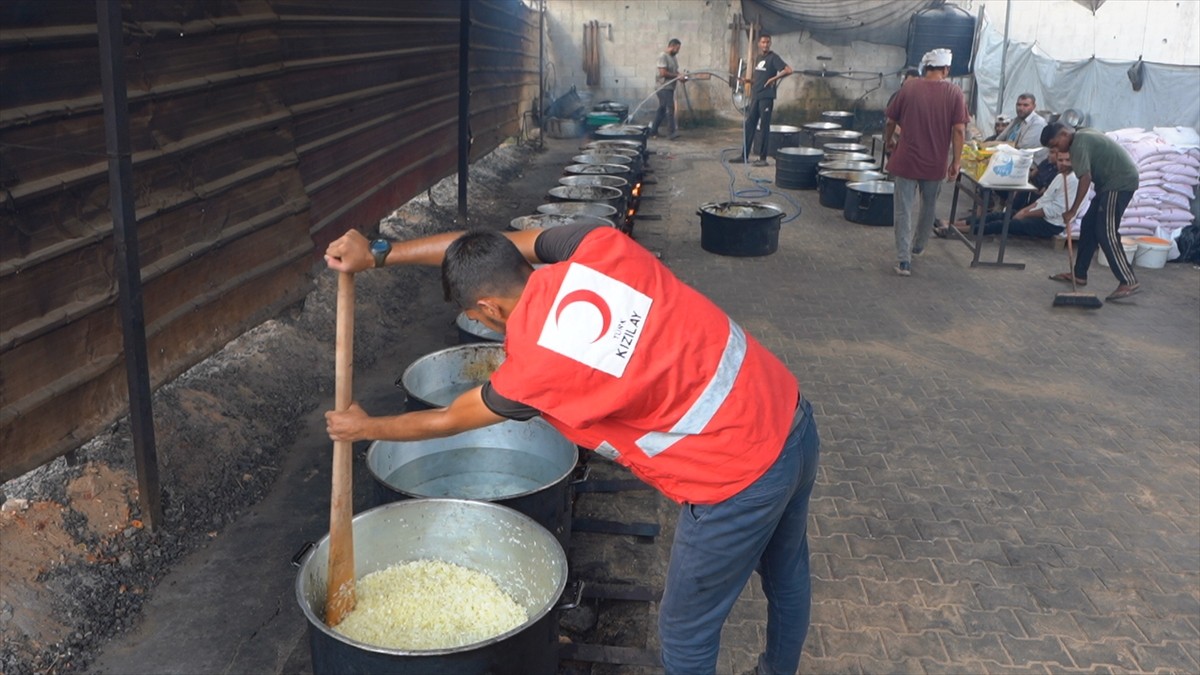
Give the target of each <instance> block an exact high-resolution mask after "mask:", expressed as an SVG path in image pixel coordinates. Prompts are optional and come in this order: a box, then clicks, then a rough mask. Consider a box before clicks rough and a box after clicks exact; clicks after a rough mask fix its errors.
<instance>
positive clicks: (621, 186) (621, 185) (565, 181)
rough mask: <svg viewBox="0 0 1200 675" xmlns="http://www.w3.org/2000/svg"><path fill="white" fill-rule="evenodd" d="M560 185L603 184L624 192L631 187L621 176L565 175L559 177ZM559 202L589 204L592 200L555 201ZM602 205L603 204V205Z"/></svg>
mask: <svg viewBox="0 0 1200 675" xmlns="http://www.w3.org/2000/svg"><path fill="white" fill-rule="evenodd" d="M558 184H559V185H603V186H604V187H611V188H617V189H618V190H620V191H622V192H624V191H626V190H627V189H628V188H629V181H627V180H625V179H624V178H621V177H620V176H603V175H602V176H563V177H562V178H559V179H558ZM555 203H558V204H572V203H576V204H589V203H590V202H555ZM601 206H602V205H601Z"/></svg>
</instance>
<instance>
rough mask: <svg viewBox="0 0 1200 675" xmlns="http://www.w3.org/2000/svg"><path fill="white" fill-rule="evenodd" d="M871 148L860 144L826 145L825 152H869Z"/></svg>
mask: <svg viewBox="0 0 1200 675" xmlns="http://www.w3.org/2000/svg"><path fill="white" fill-rule="evenodd" d="M870 151H871V148H870V147H868V146H866V145H863V144H862V143H826V144H825V152H863V153H867V152H870Z"/></svg>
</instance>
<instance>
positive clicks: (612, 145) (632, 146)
mask: <svg viewBox="0 0 1200 675" xmlns="http://www.w3.org/2000/svg"><path fill="white" fill-rule="evenodd" d="M579 149H580V150H583V151H584V152H588V151H591V150H605V151H614V150H619V151H629V152H635V153H637V154H639V155H641V157H642V163H643V164H644V163H645V161H646V160H647V159H648V156H647V155H648V153H647V152H646V144H645V143H640V142H638V141H628V140H610V141H592V142H590V143H588V144H587V145H584V146H582V147H580V148H579Z"/></svg>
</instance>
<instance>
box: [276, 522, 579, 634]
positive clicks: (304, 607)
mask: <svg viewBox="0 0 1200 675" xmlns="http://www.w3.org/2000/svg"><path fill="white" fill-rule="evenodd" d="M418 501H419V502H426V503H427V502H453V503H459V504H464V505H468V507H469V508H481V509H489V508H490V509H498V510H503V511H507V512H510V514H509V515H512V516H515V517H517V519H518V520H522V519H523V520H525V521H528V522H527V523H523V524H524V525H530V526H534V527H537V528H540V529H542V530H545V528H544V527H542V526H541V525H539V524H538V522H537V521H536V520H534V519H533V518H530V517H529V516H527V515H525V514H524V513H521V512H520V511H517V510H516V509H513V508H510V507H508V506H504V505H503V504H495V503H492V502H483V501H477V500H473V499H451V498H423V499H420V500H407V501H400V502H389V503H387V504H381V505H379V506H376V507H374V508H371V509H367V510H366V511H363V512H362V513H359V514H358V515H356V516H354V518H353V519H352V520H351V521H350V527H351V530H353V529H354V524H355V523H357V522H358V521H359V520H361V519H364V518H367V517H369V516H371V515H372V514H374V513H375V512H376V511H382V510H384V509H393V508H404V506H405V505H412V504H413V503H414V502H418ZM409 508H412V506H409ZM545 533H546V536H547V537H548V541H551V542H553V547H552V548H551V553H552V554H554V553H557V554H558V556H556V559H555V560H554V561H552V562H554V563H557V565H556V567H557V568H558V569H559V570H560V574H559V580H558V584H557V590H555V591H554V592H553V593H552V594H551V596H552V597H551V599H550V601H549V602H546V603H544V606H543V607H541V608H540V609H539V610H538V611H537V612H536V616H535V615H534V614H533V613H531V614H530V616H529V618H528V620H526V621H525V623H523V624H521V625H520V626H517V627H515V628H513V629H511V630H508V631H505V632H503V633H501V634H499V635H494V636H492V637H490V638H487V639H486V640H480V641H479V642H472V643H470V644H465V645H460V646H458V647H450V648H445V649H428V650H406V649H392V648H390V647H380V646H378V645H372V644H367V643H366V642H359V641H358V640H355V639H353V638H349V637H346V636H345V635H342V634H341V633H339V632H337V631H336V630H333V629H332V628H330V627H329V625H328V624H326V623H325V621H324V620H323V619H321V618H318V617H317V615H316V613H315V612H313V610H312V607H310V606H309V603H308V599H307V598H305V597H304V591H303V588H302V587H303V583H302V582H303V580H304V571H305V569H306V568H307V567H308V564H309V562H311V561H312V557H313V556H314V555H315V554H316V552H317V551H319V550H321V546H322V545H323V544H326V542H328V540H329V534H328V533H326V534H325V536H324V537H321V539H319V540H318V541H317V543H316V544H315V545H313V547H312V548H311V549H310V550H309V552H308V554H307V555H306V556H305V557H304V559H303V560H302V561H301V562H300V563H299V566H300V569H299V570H298V571H297V573H296V588H295V590H296V602H297V604H299V605H300V610H301V611H302V612H303V613H304V617H305V618H306V619H308V624H309V627H310V628H316V629H317V630H320V631H321V632H323V633H325V635H327V636H329V637H331V638H333V639H334V640H337V641H338V642H341V643H344V644H347V645H350V646H352V647H356V648H358V649H361V650H363V651H368V652H373V653H376V654H387V655H390V656H414V657H423V656H446V655H448V654H458V653H462V652H468V651H474V650H476V649H482V648H484V647H487V646H490V645H493V644H496V643H498V642H501V641H503V640H507V639H508V638H510V637H513V636H515V635H517V634H518V633H521V632H522V631H524V630H525V629H527V628H529V627H530V626H532V625H534V624H535V623H537V622H538V621H541V620H542V618H543V617H545V616H546V615H547V614H549V613H550V611H551V610H553V609H554V607H555V606H556V605H557V604H558V602H559V598H561V597H562V594H563V591H565V590H566V588H567V573H568V563H567V554H566V552H565V551H564V550H563V548H562V544H560V543H558V539H557V538H556V537H555V536H554V534H553V533H551V532H549V531H546V532H545ZM554 547H557V548H554ZM397 562H399V561H397ZM357 581H358V579H357V577H356V578H355V582H356V583H357ZM326 583H328V580H326Z"/></svg>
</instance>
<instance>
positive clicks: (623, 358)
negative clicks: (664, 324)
mask: <svg viewBox="0 0 1200 675" xmlns="http://www.w3.org/2000/svg"><path fill="white" fill-rule="evenodd" d="M651 302H652V300H651V299H650V297H649V296H648V295H645V294H644V293H642V292H640V291H638V290H636V289H634V288H633V287H632V286H629V285H628V284H626V283H624V282H622V281H618V280H616V279H613V278H612V277H610V276H607V275H605V274H601V273H600V272H597V271H596V270H593V269H591V268H589V267H584V266H583V265H580V264H579V263H571V266H570V267H569V268H568V269H567V274H566V276H564V277H563V282H562V286H561V287H560V288H559V289H558V296H557V297H555V298H554V304H553V305H551V307H550V313H549V314H548V315H547V316H546V322H545V323H544V324H543V325H542V334H541V336H540V337H538V344H539V345H541V346H542V347H545V348H546V349H549V350H551V351H554V352H556V353H559V354H562V355H563V356H565V357H567V358H569V359H573V360H575V361H578V362H579V363H582V364H584V365H586V366H591V367H592V368H595V369H596V370H602V371H604V372H606V373H608V374H609V375H612V376H613V377H621V375H623V374H624V373H625V366H627V365H629V360H630V359H631V358H633V352H634V351H635V350H636V349H637V345H638V341H639V340H640V339H641V337H642V329H643V328H644V327H645V323H646V316H647V315H648V314H649V313H650V304H651Z"/></svg>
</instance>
